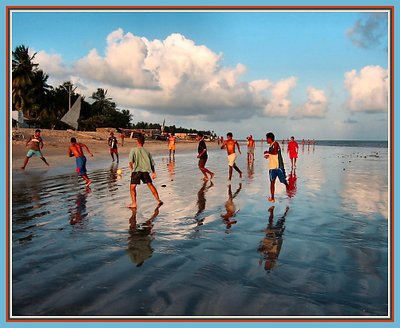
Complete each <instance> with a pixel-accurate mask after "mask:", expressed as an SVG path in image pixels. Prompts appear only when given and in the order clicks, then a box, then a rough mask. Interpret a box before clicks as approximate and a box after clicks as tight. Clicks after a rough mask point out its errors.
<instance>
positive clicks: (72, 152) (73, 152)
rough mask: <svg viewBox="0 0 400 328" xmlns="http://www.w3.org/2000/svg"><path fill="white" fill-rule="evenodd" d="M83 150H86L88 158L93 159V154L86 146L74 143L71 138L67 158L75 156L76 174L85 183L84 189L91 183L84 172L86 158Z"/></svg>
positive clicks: (73, 139) (74, 140)
mask: <svg viewBox="0 0 400 328" xmlns="http://www.w3.org/2000/svg"><path fill="white" fill-rule="evenodd" d="M83 148H85V149H86V150H87V152H88V153H89V154H90V156H92V157H93V154H92V153H91V152H90V150H89V148H88V146H86V145H85V144H83V143H80V142H76V139H75V138H74V137H72V138H71V145H70V146H69V148H68V156H69V157H73V156H75V160H76V172H77V173H78V174H79V175H80V176H81V177H82V178H83V180H85V181H86V187H89V185H90V184H91V183H92V182H91V181H90V180H89V177H88V175H87V172H86V157H85V155H84V153H83Z"/></svg>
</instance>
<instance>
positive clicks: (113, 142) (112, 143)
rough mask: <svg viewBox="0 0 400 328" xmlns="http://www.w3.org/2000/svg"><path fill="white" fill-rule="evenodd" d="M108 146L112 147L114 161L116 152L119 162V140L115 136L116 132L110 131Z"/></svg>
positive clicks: (111, 152)
mask: <svg viewBox="0 0 400 328" xmlns="http://www.w3.org/2000/svg"><path fill="white" fill-rule="evenodd" d="M108 146H109V147H110V154H111V158H112V161H113V162H114V161H115V159H114V154H115V155H116V157H117V163H118V162H119V155H118V140H117V138H116V137H115V136H114V132H111V133H110V137H109V138H108Z"/></svg>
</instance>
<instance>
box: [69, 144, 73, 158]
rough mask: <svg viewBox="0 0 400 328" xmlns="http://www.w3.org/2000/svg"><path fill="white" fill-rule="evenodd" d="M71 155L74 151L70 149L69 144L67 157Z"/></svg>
mask: <svg viewBox="0 0 400 328" xmlns="http://www.w3.org/2000/svg"><path fill="white" fill-rule="evenodd" d="M72 156H74V153H73V151H72V147H71V146H69V147H68V157H72Z"/></svg>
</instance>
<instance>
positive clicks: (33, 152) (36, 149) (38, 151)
mask: <svg viewBox="0 0 400 328" xmlns="http://www.w3.org/2000/svg"><path fill="white" fill-rule="evenodd" d="M40 134H41V131H40V130H36V131H35V134H34V135H33V136H31V137H30V138H29V140H28V141H27V142H26V144H25V146H26V147H28V145H29V144H30V148H29V151H28V153H27V154H26V157H25V160H24V164H23V165H22V167H21V169H22V170H25V167H26V165H27V164H28V162H29V160H30V159H31V157H32V156H38V157H40V159H41V160H42V161H43V162H44V163H45V164H46V165H47V166H49V163H47V161H46V159H45V158H44V156H43V154H42V148H43V146H44V144H43V140H42V137H41V136H40Z"/></svg>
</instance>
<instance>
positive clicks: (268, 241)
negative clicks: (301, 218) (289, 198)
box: [258, 206, 289, 272]
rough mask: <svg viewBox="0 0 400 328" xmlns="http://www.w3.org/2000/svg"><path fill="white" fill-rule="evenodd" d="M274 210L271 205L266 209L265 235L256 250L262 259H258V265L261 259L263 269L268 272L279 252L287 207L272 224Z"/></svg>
mask: <svg viewBox="0 0 400 328" xmlns="http://www.w3.org/2000/svg"><path fill="white" fill-rule="evenodd" d="M274 210H275V206H271V207H270V208H269V209H268V212H269V220H268V226H267V228H266V229H265V237H264V239H263V240H262V241H261V242H260V246H259V247H258V252H259V253H260V254H261V255H262V259H261V260H260V262H259V263H260V265H261V264H262V262H263V261H265V263H264V269H265V270H266V271H268V272H270V271H271V270H272V269H273V268H274V266H275V264H276V261H277V259H278V256H279V253H280V251H281V248H282V242H283V239H282V235H283V232H284V230H285V219H286V214H287V212H288V211H289V207H286V210H285V213H284V214H283V216H282V217H281V218H280V219H279V220H278V221H277V222H276V223H275V225H274Z"/></svg>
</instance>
